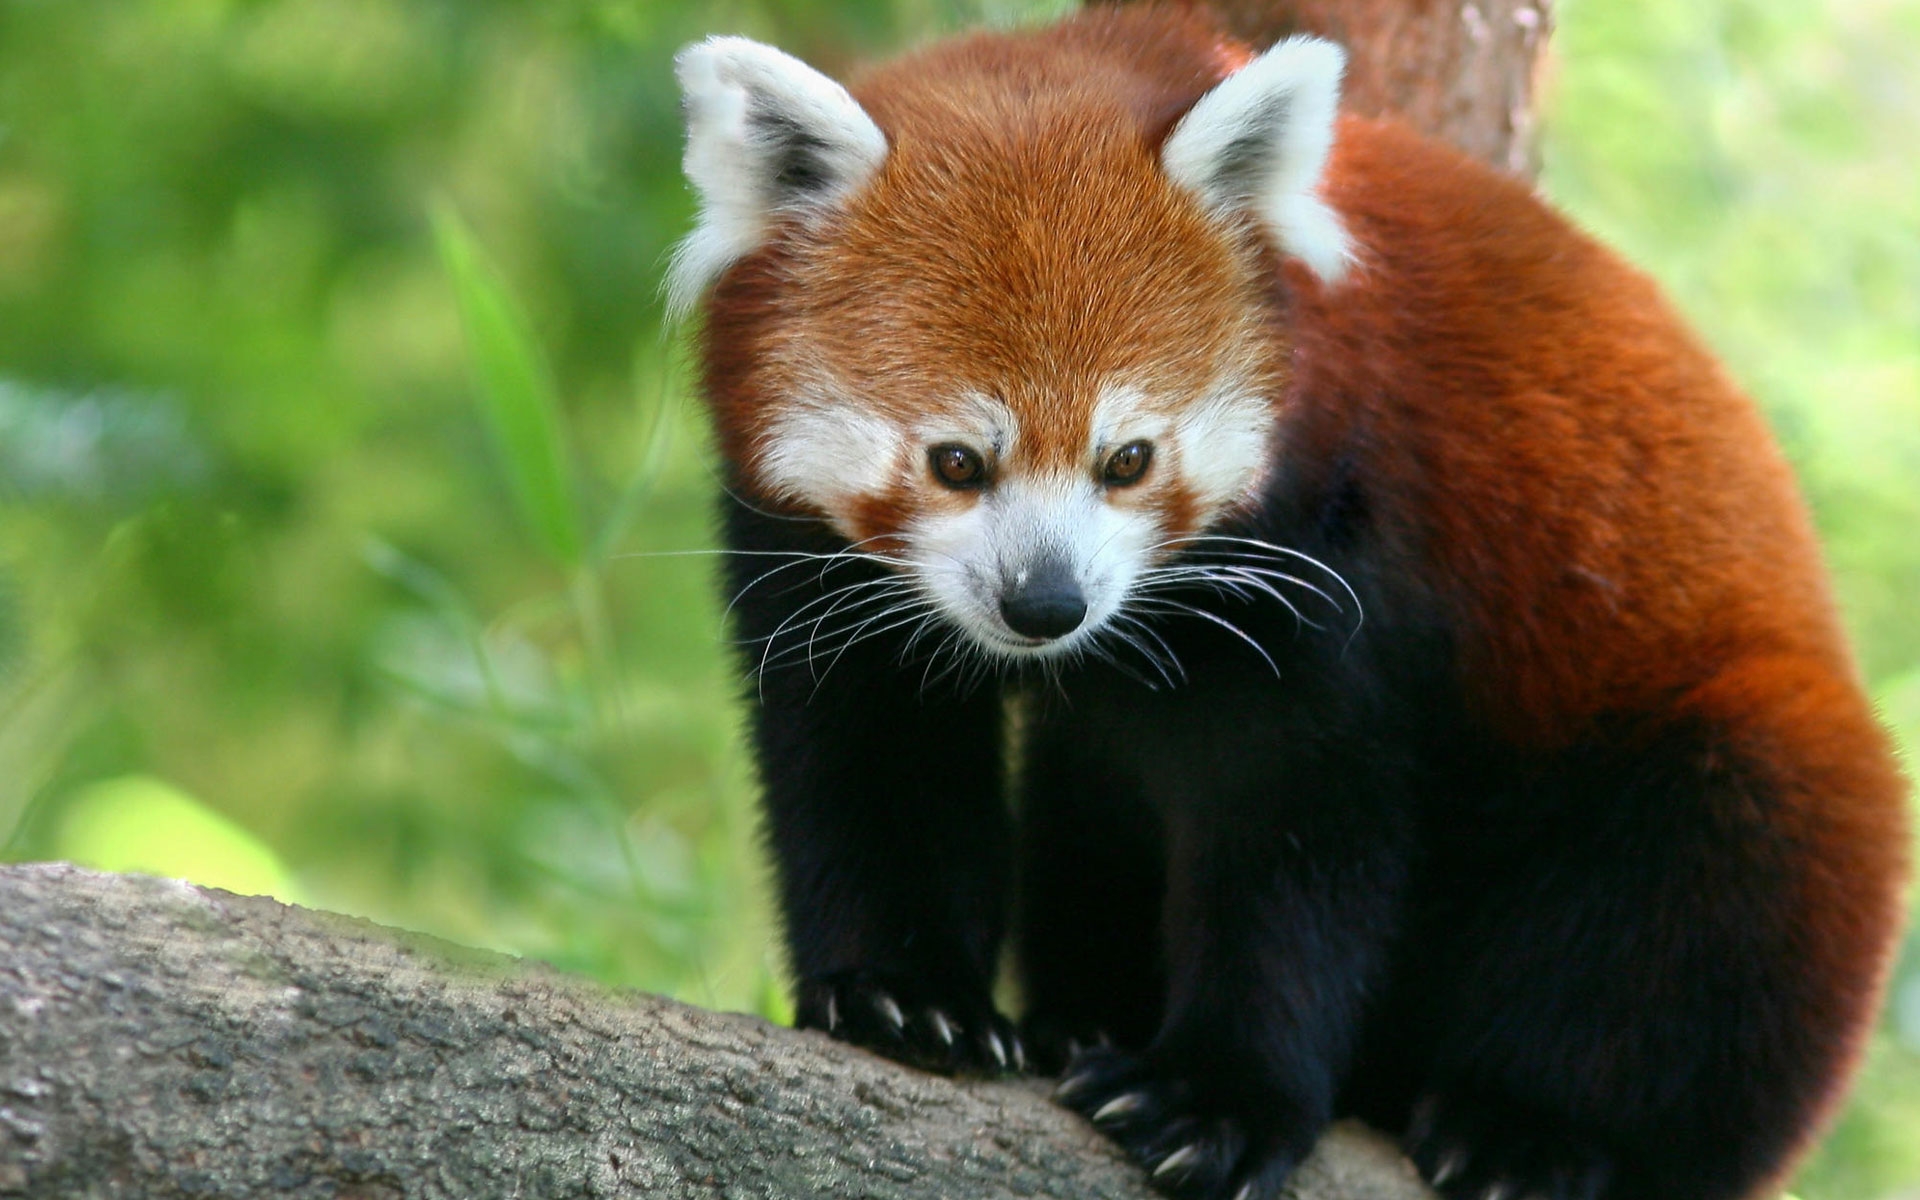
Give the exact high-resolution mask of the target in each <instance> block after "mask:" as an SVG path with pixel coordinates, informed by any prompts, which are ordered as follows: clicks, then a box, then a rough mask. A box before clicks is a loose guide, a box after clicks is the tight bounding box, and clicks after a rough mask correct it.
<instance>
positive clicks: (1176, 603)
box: [1139, 596, 1280, 679]
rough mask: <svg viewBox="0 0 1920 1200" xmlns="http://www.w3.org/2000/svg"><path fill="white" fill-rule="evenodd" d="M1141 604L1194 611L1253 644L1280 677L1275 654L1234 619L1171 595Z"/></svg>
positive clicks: (1255, 650)
mask: <svg viewBox="0 0 1920 1200" xmlns="http://www.w3.org/2000/svg"><path fill="white" fill-rule="evenodd" d="M1139 604H1140V605H1141V606H1142V607H1146V606H1160V605H1171V606H1173V607H1174V608H1176V609H1178V610H1180V611H1181V612H1187V613H1192V614H1193V615H1194V616H1196V617H1199V618H1200V619H1201V620H1204V621H1211V622H1213V623H1214V624H1215V625H1218V626H1219V627H1220V628H1222V629H1224V630H1226V631H1227V632H1228V633H1231V634H1232V635H1233V636H1235V637H1237V638H1239V639H1240V640H1241V641H1243V642H1245V643H1246V644H1247V645H1249V646H1252V647H1253V650H1254V653H1256V654H1258V655H1259V656H1260V657H1261V658H1262V659H1264V660H1266V664H1267V666H1268V667H1269V668H1270V669H1271V670H1272V671H1273V674H1274V678H1276V679H1277V678H1279V677H1280V667H1279V665H1278V664H1277V663H1275V662H1274V661H1273V656H1272V655H1271V654H1268V653H1267V651H1266V648H1265V647H1263V646H1261V644H1260V643H1259V642H1256V641H1254V640H1253V637H1252V636H1251V635H1250V634H1248V633H1247V631H1246V630H1244V629H1242V628H1240V627H1239V626H1238V625H1235V624H1234V623H1233V622H1232V621H1229V620H1227V619H1226V618H1225V617H1221V616H1216V615H1215V614H1213V613H1210V612H1208V611H1207V610H1206V609H1204V608H1199V607H1196V606H1194V605H1192V604H1187V603H1185V602H1184V601H1180V600H1175V599H1172V598H1171V597H1168V596H1157V597H1154V598H1153V599H1150V600H1145V601H1140V602H1139ZM1147 611H1149V612H1152V611H1155V609H1154V608H1152V607H1147ZM1159 611H1165V610H1164V608H1163V609H1160V610H1159Z"/></svg>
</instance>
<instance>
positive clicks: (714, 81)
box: [667, 37, 887, 316]
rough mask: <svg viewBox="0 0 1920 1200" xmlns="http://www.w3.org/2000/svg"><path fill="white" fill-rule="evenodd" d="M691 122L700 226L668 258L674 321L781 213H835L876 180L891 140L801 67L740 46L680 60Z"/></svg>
mask: <svg viewBox="0 0 1920 1200" xmlns="http://www.w3.org/2000/svg"><path fill="white" fill-rule="evenodd" d="M674 72H675V74H676V75H677V76H678V77H679V80H680V89H681V92H682V95H683V96H684V105H685V110H686V116H687V153H686V158H685V160H684V163H683V165H684V168H685V170H686V173H687V179H688V181H689V182H691V183H692V184H693V187H694V190H695V191H697V192H698V193H699V194H700V220H699V223H698V224H697V225H696V226H695V227H694V230H693V232H692V233H690V234H688V235H687V238H686V240H685V241H683V242H681V243H680V245H679V246H678V247H676V248H675V249H674V252H673V263H672V266H671V267H670V268H669V270H668V272H667V302H668V307H669V308H670V310H671V311H672V312H673V313H674V314H675V315H676V316H678V315H679V314H682V313H685V312H686V311H687V310H688V309H690V308H692V307H693V305H694V303H695V302H696V301H698V300H699V298H700V294H701V293H702V292H704V291H705V290H706V289H707V287H708V286H709V285H710V284H712V283H713V281H714V278H715V277H716V276H718V275H719V274H720V272H722V271H724V270H725V269H726V268H727V267H729V266H731V265H732V264H733V263H734V262H735V261H737V260H738V259H739V258H741V257H742V256H743V255H746V254H749V253H751V252H752V251H754V250H757V249H758V248H759V247H760V245H761V243H762V242H764V241H765V240H766V235H767V229H768V225H769V221H770V218H771V217H772V216H773V215H774V214H776V213H783V212H785V213H799V214H802V215H806V214H809V213H819V212H826V211H830V210H832V209H833V208H834V207H836V206H838V205H839V204H840V203H841V202H843V201H844V200H845V198H846V197H847V196H848V195H849V194H851V193H852V192H853V191H855V190H856V189H858V188H859V187H860V186H861V185H862V184H864V183H866V181H867V180H868V179H870V178H872V176H873V173H874V172H875V171H877V170H878V169H879V167H880V164H881V163H882V162H884V161H885V160H886V157H887V139H886V136H885V135H884V134H882V133H881V132H880V127H879V126H877V125H875V124H874V123H873V118H871V117H869V116H868V115H867V114H866V111H865V110H864V109H862V108H861V107H860V105H859V104H858V103H856V102H855V101H854V99H853V97H852V96H850V95H848V94H847V90H846V89H845V88H843V87H841V86H840V85H839V84H837V83H835V82H834V81H833V80H831V79H828V78H827V77H826V76H825V75H822V74H820V72H818V71H816V70H814V69H813V68H812V67H809V66H807V65H806V64H805V63H803V62H801V61H800V60H799V59H797V58H793V57H791V56H789V55H786V54H783V53H781V52H780V51H778V50H775V49H774V48H773V47H771V46H763V45H761V44H760V43H758V42H753V41H749V40H747V39H746V38H738V37H716V38H709V39H708V40H706V41H704V42H697V43H695V44H694V45H691V46H688V47H687V48H686V49H685V50H682V51H681V52H680V54H679V56H678V57H677V58H676V59H675V60H674Z"/></svg>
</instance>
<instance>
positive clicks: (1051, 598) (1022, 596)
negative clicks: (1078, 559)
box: [1000, 564, 1087, 638]
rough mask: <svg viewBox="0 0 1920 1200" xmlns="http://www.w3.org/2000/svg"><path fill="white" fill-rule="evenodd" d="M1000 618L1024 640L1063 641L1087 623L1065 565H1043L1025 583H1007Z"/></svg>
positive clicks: (1084, 605)
mask: <svg viewBox="0 0 1920 1200" xmlns="http://www.w3.org/2000/svg"><path fill="white" fill-rule="evenodd" d="M1000 616H1001V619H1003V620H1005V621H1006V623H1007V628H1009V629H1011V630H1013V631H1014V632H1015V633H1018V634H1021V635H1023V636H1025V637H1030V638H1057V637H1064V636H1065V635H1067V634H1069V633H1072V632H1073V631H1074V630H1076V629H1078V628H1080V622H1081V621H1083V620H1085V619H1086V616H1087V599H1086V597H1085V596H1082V595H1081V594H1080V585H1079V584H1077V583H1075V582H1074V581H1073V575H1072V573H1071V572H1069V571H1068V570H1067V568H1066V566H1065V564H1060V565H1046V566H1042V567H1039V568H1036V569H1035V570H1033V571H1031V572H1029V573H1028V574H1027V576H1026V578H1025V579H1021V580H1009V581H1008V583H1007V585H1006V587H1005V588H1004V589H1003V590H1002V591H1001V593H1000Z"/></svg>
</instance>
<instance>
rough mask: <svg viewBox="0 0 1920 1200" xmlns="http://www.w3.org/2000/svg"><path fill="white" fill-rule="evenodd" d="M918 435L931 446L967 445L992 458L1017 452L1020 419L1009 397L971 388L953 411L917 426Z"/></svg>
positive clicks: (923, 443)
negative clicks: (1009, 402) (1016, 416)
mask: <svg viewBox="0 0 1920 1200" xmlns="http://www.w3.org/2000/svg"><path fill="white" fill-rule="evenodd" d="M914 435H915V436H916V437H918V438H919V439H920V441H921V444H922V445H925V446H928V447H932V446H938V445H941V444H942V443H946V442H952V443H956V444H958V445H962V446H967V447H969V448H971V449H972V450H974V451H975V452H976V453H978V454H980V455H981V456H982V457H983V458H985V459H987V460H988V461H989V462H991V461H992V460H994V459H998V458H1005V457H1006V456H1007V455H1009V454H1012V453H1013V450H1014V447H1015V446H1016V445H1017V444H1018V442H1019V438H1020V422H1019V420H1018V419H1017V418H1015V417H1014V415H1013V410H1012V409H1010V408H1008V407H1007V405H1006V402H1005V401H1003V400H1000V399H997V398H996V397H993V396H989V395H987V394H986V393H985V392H969V393H968V394H967V395H965V396H964V397H962V398H961V400H960V403H959V404H958V405H956V406H955V408H954V409H953V410H952V411H949V412H946V413H942V414H941V415H940V416H939V417H938V418H937V419H935V420H931V421H927V422H925V423H923V424H921V425H919V426H918V427H916V428H915V429H914Z"/></svg>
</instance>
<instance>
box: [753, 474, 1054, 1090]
mask: <svg viewBox="0 0 1920 1200" xmlns="http://www.w3.org/2000/svg"><path fill="white" fill-rule="evenodd" d="M730 524H731V528H730V532H731V533H732V534H733V535H734V537H733V544H734V546H735V548H736V549H753V550H756V551H759V552H760V553H759V554H758V555H754V556H744V555H743V556H741V558H740V560H739V563H738V564H737V566H736V568H735V570H734V592H735V594H736V595H737V596H738V597H739V598H738V599H737V601H736V602H735V604H734V607H733V619H734V623H735V628H736V631H737V632H738V634H739V635H740V638H741V641H742V644H743V647H744V658H745V660H746V662H747V664H748V666H749V667H750V668H751V672H750V676H749V679H748V682H747V690H748V695H749V698H750V701H751V706H750V715H751V722H752V737H753V747H754V753H755V759H756V762H757V765H758V767H759V772H760V776H761V782H762V785H763V792H764V805H765V810H766V836H767V840H768V842H769V844H770V846H771V848H772V851H773V857H774V863H775V867H776V870H777V873H778V878H779V887H780V897H781V907H782V910H783V913H784V916H785V919H786V933H787V946H788V951H789V955H790V958H791V965H792V968H793V972H794V975H795V993H796V995H795V1001H796V1010H797V1017H796V1023H797V1024H799V1025H800V1026H802V1027H807V1028H818V1029H824V1030H826V1031H828V1032H829V1033H832V1034H834V1035H835V1036H837V1037H842V1038H846V1039H847V1040H850V1041H853V1042H857V1043H859V1044H861V1045H864V1046H867V1047H869V1048H871V1049H874V1050H877V1051H879V1052H881V1053H884V1054H887V1055H889V1056H891V1057H895V1058H899V1059H901V1060H903V1061H907V1062H911V1063H914V1064H916V1065H919V1066H924V1067H929V1068H932V1069H936V1070H963V1071H998V1070H1002V1069H1006V1068H1007V1067H1009V1066H1011V1065H1014V1064H1015V1063H1016V1061H1017V1059H1018V1057H1019V1048H1018V1043H1017V1041H1016V1040H1015V1038H1014V1033H1013V1029H1012V1026H1011V1025H1010V1024H1009V1023H1008V1022H1007V1021H1006V1020H1005V1018H1003V1017H1002V1016H1000V1014H999V1013H998V1012H997V1011H995V1009H994V1005H993V999H992V986H993V980H994V976H995V973H996V968H997V964H998V957H999V952H1000V942H1001V937H1002V933H1003V928H1004V924H1005V915H1004V913H1005V907H1006V898H1007V894H1008V892H1009V890H1010V888H1011V875H1012V870H1011V859H1012V833H1011V828H1010V821H1009V819H1008V815H1007V812H1006V806H1005V798H1004V787H1003V781H1002V774H1003V768H1002V764H1001V741H1002V736H1001V724H1002V711H1001V701H1000V697H999V694H998V692H997V690H996V689H994V688H991V687H988V688H983V689H977V690H974V691H971V692H963V691H959V690H956V689H954V688H953V687H951V686H948V687H940V686H923V682H922V679H921V676H920V673H919V672H917V671H907V670H903V669H902V667H901V665H900V663H899V661H898V655H899V653H900V649H901V637H903V636H904V634H905V632H906V631H905V630H904V629H903V630H901V631H899V632H900V636H895V637H881V636H876V637H870V638H865V639H862V640H849V634H848V633H847V632H846V631H848V630H856V629H858V625H857V622H860V621H865V620H867V619H868V618H869V617H870V616H872V617H877V620H876V621H875V622H874V624H875V625H879V624H885V623H886V622H888V621H889V620H891V619H892V618H889V617H887V616H885V615H884V613H883V612H882V611H881V609H880V607H879V604H875V605H873V606H872V607H871V610H862V609H860V608H859V607H857V605H858V604H860V603H861V602H862V598H863V597H869V596H879V597H882V598H884V597H885V596H886V595H887V594H888V588H889V586H890V585H889V584H888V583H887V581H886V579H885V576H884V575H883V574H882V572H883V571H884V568H882V567H879V566H878V565H876V564H872V563H870V562H864V561H861V560H858V559H851V558H843V559H832V560H818V559H813V558H802V557H799V556H798V555H797V554H796V555H795V557H793V558H792V559H791V560H790V561H791V562H793V563H795V564H797V566H796V567H795V569H792V570H790V571H788V572H787V573H786V576H785V577H784V578H783V577H767V576H766V572H767V571H768V570H769V566H768V563H769V561H771V562H772V563H773V564H774V565H779V564H780V563H782V562H783V561H788V560H783V559H781V558H780V557H778V555H779V554H782V553H791V552H794V551H806V552H811V553H813V554H821V553H831V552H832V550H833V549H835V548H840V547H844V543H837V542H835V541H830V540H826V541H825V549H820V548H818V545H817V544H816V543H808V542H804V541H800V542H799V544H797V545H796V544H794V543H795V542H796V541H799V539H797V537H796V535H794V534H793V532H792V531H791V530H790V529H789V528H788V527H785V526H777V525H771V524H769V523H767V522H764V521H756V520H755V519H754V518H753V517H752V515H751V514H743V513H740V512H737V511H736V512H735V513H733V514H732V516H731V521H730ZM822 540H824V539H822ZM770 552H771V555H772V556H771V557H769V553H770ZM816 563H819V564H820V565H816ZM843 588H844V589H848V590H846V591H836V589H843ZM858 589H864V590H858ZM836 599H842V600H844V601H845V605H846V606H845V607H843V608H842V609H841V610H840V611H839V612H836V611H835V609H834V604H835V602H836ZM882 602H884V601H882ZM849 609H850V611H849ZM815 614H826V615H825V616H824V617H823V618H822V619H820V620H819V624H820V629H819V630H818V631H816V630H814V629H813V628H811V627H810V625H811V623H812V622H814V621H815Z"/></svg>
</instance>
